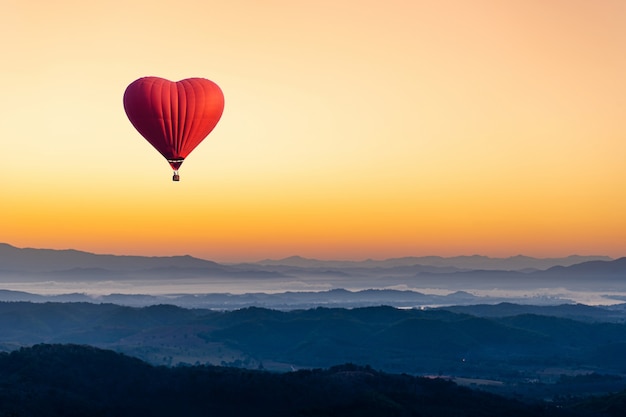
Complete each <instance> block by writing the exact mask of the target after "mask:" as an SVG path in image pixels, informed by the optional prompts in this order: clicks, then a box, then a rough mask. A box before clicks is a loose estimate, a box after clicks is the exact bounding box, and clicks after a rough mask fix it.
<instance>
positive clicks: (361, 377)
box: [0, 345, 595, 417]
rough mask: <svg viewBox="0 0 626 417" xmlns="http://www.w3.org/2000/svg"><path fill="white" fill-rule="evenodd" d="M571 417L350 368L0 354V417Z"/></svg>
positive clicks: (53, 350) (445, 384) (61, 349)
mask: <svg viewBox="0 0 626 417" xmlns="http://www.w3.org/2000/svg"><path fill="white" fill-rule="evenodd" d="M575 415H579V414H573V413H572V412H570V411H567V410H564V409H557V408H556V407H552V406H539V405H530V404H524V403H521V402H518V401H516V400H510V399H506V398H504V397H499V396H496V395H493V394H488V393H484V392H480V391H474V390H470V389H468V388H462V387H459V386H457V385H455V384H454V383H452V382H449V381H445V380H442V379H428V378H418V377H412V376H408V375H394V374H387V373H382V372H378V371H375V370H374V369H372V368H370V367H367V366H366V367H359V366H356V365H350V364H347V365H342V366H336V367H332V368H329V369H326V370H322V369H317V370H306V371H304V370H302V371H296V372H289V373H271V372H268V371H253V370H243V369H235V368H224V367H215V366H193V367H192V366H184V367H174V368H168V367H156V366H152V365H148V364H146V363H144V362H142V361H140V360H138V359H133V358H130V357H127V356H124V355H121V354H117V353H114V352H112V351H108V350H101V349H97V348H93V347H88V346H80V345H35V346H33V347H30V348H22V349H19V350H17V351H14V352H11V353H2V354H0V416H20V417H31V416H33V417H34V416H36V417H48V416H50V417H52V416H63V417H72V416H91V417H97V416H118V417H125V416H129V417H130V416H132V417H136V416H152V417H159V416H168V417H169V416H185V417H194V416H203V417H204V416H255V417H263V416H268V417H269V416H272V417H276V416H308V417H315V416H347V417H349V416H358V417H367V416H381V417H382V416H384V417H390V416H431V417H439V416H441V417H444V416H446V417H447V416H476V417H480V416H508V417H513V416H524V417H529V416H551V417H558V416H575ZM589 415H595V414H589Z"/></svg>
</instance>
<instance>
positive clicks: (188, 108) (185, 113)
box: [124, 77, 224, 181]
mask: <svg viewBox="0 0 626 417" xmlns="http://www.w3.org/2000/svg"><path fill="white" fill-rule="evenodd" d="M124 110H126V115H127V116H128V119H129V120H130V122H131V123H132V124H133V126H135V129H137V131H139V133H141V135H142V136H143V137H144V138H146V140H147V141H148V142H150V143H151V144H152V146H154V147H155V148H156V150H157V151H159V152H160V153H161V155H163V156H164V157H165V159H167V161H168V162H169V163H170V165H171V167H172V169H173V170H174V180H175V181H178V178H179V177H178V168H180V166H181V164H182V163H183V161H184V160H185V158H186V157H187V155H189V153H190V152H191V151H193V150H194V148H195V147H196V146H198V144H200V142H202V141H203V140H204V138H205V137H206V136H207V135H208V134H209V133H211V131H212V130H213V128H214V127H215V125H217V122H218V121H219V120H220V117H221V116H222V113H223V111H224V95H223V94H222V90H220V88H219V87H218V86H217V84H215V83H214V82H212V81H209V80H207V79H204V78H188V79H185V80H181V81H177V82H172V81H169V80H166V79H163V78H159V77H144V78H140V79H138V80H136V81H133V82H132V83H131V84H130V85H129V86H128V87H127V88H126V91H125V92H124Z"/></svg>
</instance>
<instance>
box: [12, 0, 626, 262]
mask: <svg viewBox="0 0 626 417" xmlns="http://www.w3.org/2000/svg"><path fill="white" fill-rule="evenodd" d="M2 4H3V7H2V8H3V13H2V22H1V24H0V35H1V39H2V41H1V42H0V54H1V56H2V60H3V64H2V66H0V75H2V79H3V81H4V83H3V89H2V94H1V95H0V141H1V145H2V149H3V154H4V155H5V166H4V173H3V174H4V175H3V180H2V181H1V182H0V184H1V185H0V187H1V188H0V191H1V192H2V204H1V205H0V230H1V231H2V233H1V235H0V241H3V242H6V243H10V244H13V245H15V246H19V247H42V248H58V249H64V248H74V249H80V250H87V251H92V252H97V253H115V254H142V255H178V254H190V255H194V256H198V257H203V258H207V259H213V260H216V261H241V260H257V259H262V258H269V257H271V258H278V257H285V256H290V255H296V254H297V255H301V256H306V257H317V258H325V259H364V258H387V257H397V256H409V255H443V256H452V255H471V254H483V255H490V256H511V255H516V254H526V255H530V256H538V257H548V256H564V255H569V254H583V255H584V254H602V255H609V256H612V257H621V256H626V215H625V213H626V192H625V190H626V156H625V155H626V117H624V115H625V114H626V53H625V51H626V2H624V1H623V0H614V1H611V0H598V1H588V0H550V1H545V0H511V1H506V2H504V1H497V0H472V1H466V0H436V1H435V0H432V1H420V0H413V1H400V0H389V1H386V2H380V1H367V0H359V1H352V0H350V1H348V0H342V1H336V0H333V1H331V0H321V1H316V2H308V1H307V2H305V1H297V0H295V1H294V0H290V1H287V0H284V1H282V0H272V1H266V2H254V1H246V0H233V1H228V2H224V1H219V2H218V1H206V0H203V1H191V0H180V1H178V2H176V3H175V4H174V6H173V3H171V2H165V1H158V0H156V1H154V0H151V1H143V0H141V1H134V0H110V1H106V2H105V1H98V2H84V1H78V0H59V1H56V2H48V1H43V0H38V1H33V0H20V1H17V0H3V3H2ZM146 75H155V76H160V77H164V78H168V79H171V80H174V81H176V80H180V79H183V78H188V77H205V78H209V79H211V80H213V81H215V82H216V83H217V84H219V85H220V87H221V88H222V90H223V91H224V95H225V98H226V107H225V112H224V115H223V117H222V120H221V121H220V123H219V124H218V126H217V127H216V128H215V130H214V131H213V132H212V133H211V135H210V136H209V138H208V139H206V140H205V141H204V142H203V143H202V144H201V145H200V146H199V147H198V148H197V149H196V150H195V151H194V152H193V153H192V154H191V155H190V156H189V158H188V159H187V161H186V162H185V164H184V165H183V167H182V168H181V171H180V173H181V181H180V182H179V183H173V182H172V181H171V172H170V168H169V166H168V164H167V163H166V162H165V160H164V159H163V158H162V157H161V156H160V155H159V154H158V153H157V152H156V151H155V150H154V149H153V148H152V147H151V146H150V145H149V144H148V143H147V142H145V141H144V140H143V138H142V137H141V136H139V134H138V133H137V132H136V131H135V130H134V129H133V127H132V125H131V124H130V123H129V122H128V120H127V118H126V115H125V113H124V110H123V107H122V95H123V93H124V90H125V88H126V86H127V85H128V84H129V83H131V82H132V81H133V80H135V79H136V78H139V77H142V76H146ZM7 164H8V166H7Z"/></svg>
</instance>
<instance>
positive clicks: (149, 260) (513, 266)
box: [0, 243, 611, 273]
mask: <svg viewBox="0 0 626 417" xmlns="http://www.w3.org/2000/svg"><path fill="white" fill-rule="evenodd" d="M610 260H611V258H609V257H607V256H578V255H572V256H568V257H564V258H531V257H528V256H521V255H518V256H513V257H509V258H490V257H487V256H480V255H472V256H455V257H449V258H444V257H440V256H424V257H404V258H392V259H386V260H372V259H368V260H364V261H332V260H330V261H323V260H317V259H306V258H303V257H300V256H292V257H289V258H284V259H280V260H269V259H268V260H263V261H259V262H253V263H245V264H228V265H222V264H219V263H217V262H213V261H210V260H205V259H200V258H195V257H192V256H189V255H184V256H154V257H149V256H127V255H101V254H93V253H89V252H83V251H79V250H74V249H64V250H55V249H34V248H17V247H15V246H12V245H9V244H7V243H0V270H2V271H4V272H9V271H21V272H51V271H70V270H75V269H77V268H85V269H103V270H108V271H138V270H147V269H166V268H197V269H202V270H206V271H216V272H232V271H233V268H234V270H236V271H239V272H245V271H246V268H248V269H250V268H252V269H254V268H258V267H260V266H283V267H295V268H312V269H316V268H338V269H339V270H341V269H351V268H357V269H358V268H367V269H372V268H401V267H416V266H420V267H433V268H444V269H443V270H439V271H437V270H436V269H435V270H433V271H436V272H452V271H454V270H503V271H519V270H526V269H548V268H551V267H554V266H563V267H567V266H570V265H574V264H579V263H583V262H588V261H610ZM450 268H451V269H450ZM332 272H338V273H340V272H341V271H332Z"/></svg>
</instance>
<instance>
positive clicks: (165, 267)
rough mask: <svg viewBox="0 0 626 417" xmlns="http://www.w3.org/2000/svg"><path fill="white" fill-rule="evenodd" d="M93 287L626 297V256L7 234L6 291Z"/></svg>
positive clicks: (441, 297) (79, 292)
mask: <svg viewBox="0 0 626 417" xmlns="http://www.w3.org/2000/svg"><path fill="white" fill-rule="evenodd" d="M94 288H96V290H97V291H98V292H99V296H100V298H99V299H98V301H100V302H104V301H106V300H109V301H111V302H121V303H122V304H126V305H134V306H144V305H150V304H156V303H163V302H166V303H167V302H170V303H173V304H176V305H179V306H184V307H203V308H226V309H232V308H241V307H246V306H253V305H255V306H262V307H268V308H281V309H284V308H310V307H314V306H317V305H325V306H337V307H359V306H360V307H363V306H369V305H381V304H385V305H393V306H397V307H416V306H428V305H454V304H460V305H461V304H462V305H467V304H477V303H490V304H494V303H498V302H502V301H512V302H522V303H523V302H526V303H531V304H546V303H548V304H549V303H552V304H554V303H563V302H581V301H580V299H578V298H575V297H574V298H572V295H571V292H572V291H576V292H594V293H597V294H600V295H599V296H598V297H601V298H602V297H605V296H606V297H605V298H606V300H607V302H611V303H616V302H617V301H620V302H621V301H623V300H626V257H625V258H619V259H611V258H609V257H606V256H568V257H563V258H532V257H527V256H521V255H520V256H514V257H510V258H489V257H485V256H478V255H474V256H457V257H449V258H444V257H437V256H426V257H405V258H395V259H386V260H372V259H368V260H363V261H333V260H329V261H324V260H316V259H306V258H302V257H297V256H294V257H289V258H285V259H280V260H268V259H266V260H261V261H258V262H247V263H228V264H227V263H217V262H214V261H210V260H205V259H199V258H195V257H192V256H188V255H186V256H156V257H149V256H121V255H103V254H94V253H89V252H83V251H78V250H73V249H67V250H52V249H33V248H17V247H15V246H12V245H9V244H6V243H0V289H3V290H6V291H5V292H3V293H0V300H9V299H19V300H22V301H38V300H37V299H36V298H37V297H38V296H41V297H42V298H41V299H40V300H39V301H50V300H51V299H50V297H51V296H47V298H46V297H43V295H44V293H47V294H53V296H55V297H59V298H54V299H53V301H63V300H72V301H93V298H91V297H89V296H88V295H87V294H88V293H89V294H90V295H93V291H95V290H94ZM66 289H67V290H66ZM90 291H91V293H90ZM488 292H493V293H494V294H490V293H489V294H488ZM495 292H500V294H495ZM217 294H221V295H217ZM524 300H526V301H524ZM582 302H584V301H582ZM600 302H602V300H600Z"/></svg>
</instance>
